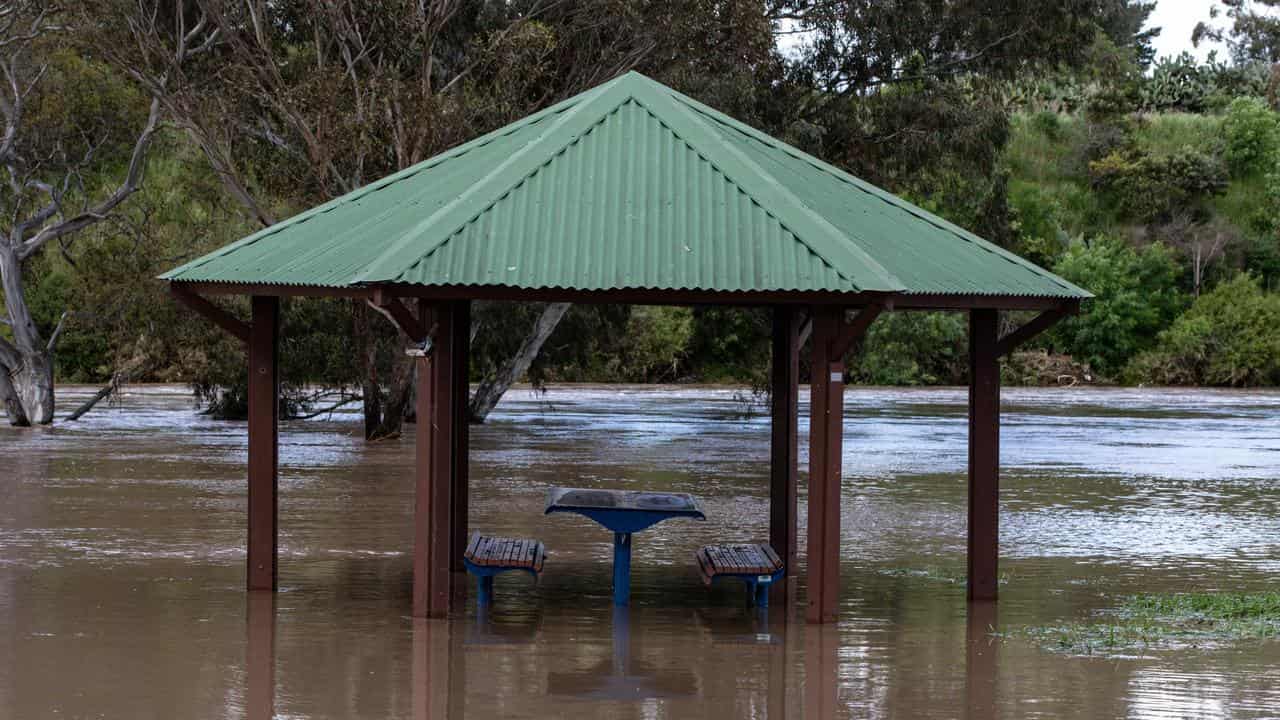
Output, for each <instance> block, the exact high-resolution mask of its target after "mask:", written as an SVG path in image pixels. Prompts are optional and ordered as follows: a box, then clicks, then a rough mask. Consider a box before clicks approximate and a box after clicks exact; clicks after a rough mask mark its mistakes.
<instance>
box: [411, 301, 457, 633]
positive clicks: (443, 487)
mask: <svg viewBox="0 0 1280 720" xmlns="http://www.w3.org/2000/svg"><path fill="white" fill-rule="evenodd" d="M419 317H420V318H421V319H422V325H423V326H424V327H432V326H433V325H434V326H435V327H436V333H435V337H434V338H433V339H434V344H433V347H432V349H431V353H430V354H429V355H428V356H427V357H423V358H419V359H418V360H417V363H418V367H417V371H418V379H417V383H418V387H417V404H416V406H415V411H416V414H417V417H418V421H417V423H415V427H414V433H415V442H416V444H415V457H414V478H415V482H414V493H415V500H414V519H413V521H414V543H413V614H414V616H415V617H445V616H446V615H448V613H449V607H450V590H451V588H450V584H451V578H450V573H449V555H450V549H451V548H450V542H451V529H450V526H451V524H452V519H453V515H452V513H453V505H452V502H451V500H452V494H453V493H452V482H451V477H452V471H453V468H452V456H453V453H452V447H453V446H452V442H453V440H452V435H451V432H450V431H451V429H452V427H453V421H454V416H453V403H452V399H453V390H452V384H451V383H452V368H453V362H452V361H453V353H452V350H451V346H452V343H451V342H450V341H451V339H452V338H451V333H452V328H451V320H452V317H453V312H452V309H451V308H450V307H449V305H447V304H441V305H437V306H435V307H432V306H430V305H428V304H427V303H426V302H425V301H420V303H419Z"/></svg>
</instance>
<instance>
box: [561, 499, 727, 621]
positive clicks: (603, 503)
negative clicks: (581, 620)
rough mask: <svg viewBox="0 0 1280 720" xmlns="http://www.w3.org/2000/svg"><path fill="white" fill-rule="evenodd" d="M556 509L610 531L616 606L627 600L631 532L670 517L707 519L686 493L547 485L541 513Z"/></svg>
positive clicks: (625, 603) (629, 575)
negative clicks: (549, 487)
mask: <svg viewBox="0 0 1280 720" xmlns="http://www.w3.org/2000/svg"><path fill="white" fill-rule="evenodd" d="M558 512H568V513H577V514H578V515H583V516H585V517H588V518H591V519H592V520H594V521H596V522H598V523H600V524H601V525H603V526H604V527H605V528H606V529H608V530H612V531H613V604H614V605H618V606H623V605H627V604H628V603H629V602H630V600H631V534H632V533H637V532H640V531H641V530H644V529H645V528H648V527H651V526H653V525H655V524H657V523H660V522H662V521H663V520H669V519H671V518H680V517H683V518H692V519H694V520H706V519H707V516H706V515H704V514H703V513H702V510H701V508H699V507H698V503H697V501H696V500H694V498H693V496H692V495H689V494H688V493H665V492H644V491H634V490H606V489H582V488H562V487H557V488H551V489H550V490H549V491H547V509H546V513H545V514H547V515H550V514H551V513H558Z"/></svg>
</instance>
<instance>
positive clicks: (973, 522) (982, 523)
mask: <svg viewBox="0 0 1280 720" xmlns="http://www.w3.org/2000/svg"><path fill="white" fill-rule="evenodd" d="M997 318H998V315H997V311H995V310H970V311H969V553H968V575H969V592H968V595H969V600H970V601H982V600H995V599H996V595H997V584H998V575H997V573H998V562H999V556H1000V532H999V520H1000V498H999V493H1000V361H999V355H998V354H997V340H998V336H997V333H998V331H999V330H998V327H997Z"/></svg>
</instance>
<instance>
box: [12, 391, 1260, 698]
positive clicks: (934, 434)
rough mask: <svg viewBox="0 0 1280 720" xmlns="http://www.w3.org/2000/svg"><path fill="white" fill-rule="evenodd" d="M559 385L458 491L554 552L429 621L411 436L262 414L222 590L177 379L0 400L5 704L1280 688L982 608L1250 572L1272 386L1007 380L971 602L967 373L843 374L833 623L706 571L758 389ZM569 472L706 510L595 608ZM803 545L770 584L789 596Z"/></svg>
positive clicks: (508, 413) (212, 436)
mask: <svg viewBox="0 0 1280 720" xmlns="http://www.w3.org/2000/svg"><path fill="white" fill-rule="evenodd" d="M67 396H68V397H69V398H70V399H68V400H67V402H68V403H74V402H75V399H74V398H75V392H69V393H67ZM553 398H554V404H555V408H554V409H553V410H549V409H548V408H547V406H546V404H545V403H543V402H541V401H539V400H537V399H536V398H533V397H531V396H529V395H527V394H526V393H524V392H523V391H518V392H517V393H516V394H515V395H513V396H512V397H511V398H510V399H509V400H508V401H504V404H503V405H502V407H500V408H499V412H498V413H497V414H496V415H494V416H493V417H492V419H491V421H490V422H489V423H486V425H484V426H481V427H479V428H476V429H475V432H474V433H473V448H474V454H473V463H472V478H473V487H472V497H473V501H474V505H473V507H472V522H473V523H474V525H475V526H476V527H477V528H482V529H484V530H485V531H491V532H493V533H494V534H502V535H519V536H531V537H538V538H539V539H541V540H543V541H544V542H545V543H546V545H547V548H548V550H549V551H550V553H551V555H550V558H549V559H548V561H547V567H546V571H545V572H544V573H543V575H542V577H541V579H540V580H539V582H538V583H537V584H534V583H532V582H531V581H530V580H529V579H527V578H522V577H512V578H509V579H506V582H504V583H501V584H500V586H499V587H498V590H497V599H496V603H495V605H494V606H493V608H492V609H491V610H489V611H488V612H480V611H478V609H477V608H475V606H474V603H472V604H470V605H467V606H466V607H465V610H463V611H462V612H460V613H459V615H458V616H457V617H455V618H453V619H452V620H448V621H421V620H412V619H410V618H409V612H410V600H411V593H410V582H409V579H410V578H409V573H410V561H409V556H408V554H407V551H408V549H409V548H410V547H411V546H412V528H411V515H412V506H413V495H412V479H411V478H412V473H411V465H412V447H411V442H410V441H408V440H407V439H406V440H405V441H404V442H403V443H394V442H390V443H378V444H374V445H367V444H365V443H364V442H363V440H362V439H361V438H360V433H359V424H358V416H357V415H356V414H354V413H352V414H351V415H349V416H339V418H338V419H336V420H334V421H322V422H315V421H312V422H305V423H289V424H286V425H285V427H284V429H283V431H282V435H281V438H282V442H283V447H284V453H283V456H282V461H281V468H282V473H283V475H282V478H281V503H280V507H281V519H280V527H281V547H282V558H281V585H282V589H283V591H282V592H281V593H279V594H278V595H275V596H274V597H273V596H271V595H269V594H266V595H259V594H246V593H245V592H244V591H243V546H244V480H243V462H244V457H243V448H244V434H243V426H240V425H236V424H224V423H217V422H214V421H211V420H208V419H206V418H201V417H195V416H192V415H191V414H190V407H189V402H188V399H187V395H186V391H185V390H184V389H182V388H169V389H157V388H143V389H140V390H139V391H136V392H134V393H133V394H131V395H130V396H129V397H128V398H127V399H126V401H125V403H124V404H122V405H120V406H118V407H112V408H105V409H104V411H103V412H102V413H101V414H99V413H97V411H95V413H94V415H91V416H89V417H88V418H87V420H86V422H84V423H75V424H69V425H65V426H59V427H55V428H53V429H52V430H47V431H37V432H17V431H10V430H9V429H7V428H0V448H3V456H0V720H8V719H9V718H14V719H15V720H29V719H30V720H44V719H46V718H49V719H52V718H66V717H86V718H87V717H106V718H125V719H127V720H169V719H170V718H186V717H192V718H225V719H227V720H230V719H232V718H234V719H237V720H238V719H240V718H246V717H248V718H251V719H252V720H263V719H265V718H270V717H273V716H274V717H288V718H307V719H315V720H323V719H326V718H343V719H349V720H360V719H362V718H379V719H381V718H413V719H414V720H418V719H420V718H462V717H469V718H491V717H503V718H508V717H512V718H539V717H566V716H567V717H604V718H617V719H619V720H631V719H633V718H635V719H639V718H645V720H650V719H652V720H665V719H667V718H680V719H681V720H683V718H714V719H715V720H727V718H752V719H754V720H762V719H763V720H775V719H777V718H805V717H812V718H824V719H825V718H840V719H841V720H843V719H844V718H884V717H913V718H915V717H919V718H956V717H961V716H965V717H970V718H979V717H983V718H985V717H994V716H998V715H1004V716H1006V717H1023V716H1032V717H1055V718H1056V717H1089V718H1092V717H1108V718H1110V717H1133V718H1161V717H1199V716H1203V717H1269V716H1275V715H1276V712H1275V708H1277V707H1280V643H1276V642H1270V643H1268V642H1261V643H1253V644H1246V645H1236V646H1230V647H1225V648H1180V649H1172V650H1168V651H1159V652H1149V653H1144V656H1143V657H1135V658H1123V659H1098V658H1088V657H1065V656H1062V655H1059V654H1056V653H1052V652H1046V651H1045V650H1043V649H1042V648H1040V647H1039V646H1037V645H1035V644H1034V643H1032V642H1030V641H1027V640H1025V639H1020V638H1018V637H995V636H993V635H992V633H991V631H992V630H995V631H996V632H997V633H1002V634H1007V632H1008V631H1010V630H1012V629H1016V628H1018V627H1022V626H1025V625H1029V624H1034V625H1053V624H1056V623H1062V622H1068V621H1072V620H1077V619H1082V618H1087V617H1090V616H1091V615H1093V614H1094V613H1096V612H1097V611H1098V610H1099V609H1101V608H1105V607H1107V606H1108V605H1110V604H1112V603H1113V602H1114V598H1115V597H1117V596H1121V595H1125V594H1130V593H1135V592H1148V591H1182V590H1191V589H1197V590H1198V589H1204V590H1213V589H1232V590H1244V591H1248V590H1264V589H1271V588H1272V587H1273V584H1274V578H1275V573H1276V572H1277V571H1280V545H1277V543H1276V540H1275V538H1276V537H1280V493H1277V492H1276V489H1277V487H1276V485H1277V481H1278V479H1280V394H1274V393H1272V394H1267V393H1215V392H1190V393H1173V394H1168V395H1166V394H1152V393H1144V392H1137V391H1105V392H1099V391H1084V392H1079V393H1061V392H1057V391H1052V392H1048V393H1041V392H1039V391H1013V392H1010V393H1009V394H1008V398H1007V399H1008V400H1009V403H1008V405H1007V406H1006V411H1007V414H1008V417H1009V418H1010V422H1009V425H1008V426H1007V427H1008V433H1006V435H1005V437H1004V440H1005V443H1004V445H1005V448H1006V452H1005V456H1004V461H1005V464H1004V473H1003V478H1002V479H1003V481H1004V485H1003V487H1002V502H1003V505H1002V514H1001V526H1002V529H1003V530H1004V536H1003V537H1002V544H1001V549H1002V566H1001V569H1002V572H1003V573H1005V576H1006V580H1007V582H1006V583H1005V584H1004V585H1002V588H1001V590H1002V599H1001V602H1000V603H999V614H998V616H997V614H996V612H995V610H996V609H995V608H994V607H990V606H988V607H986V608H983V607H975V608H971V609H970V608H966V604H965V597H964V587H963V583H962V582H959V581H958V580H959V578H961V577H962V575H963V571H964V557H963V550H964V538H965V528H964V517H965V513H964V497H965V493H964V482H963V475H962V473H963V458H964V452H965V443H964V439H963V432H962V430H963V412H962V411H963V398H964V396H963V393H958V392H954V391H950V390H941V391H933V390H930V391H886V390H867V391H863V390H857V391H851V392H850V394H849V396H848V397H847V399H846V403H847V405H848V409H847V411H846V418H847V421H848V427H847V429H846V430H847V434H848V435H849V438H850V439H849V441H848V444H847V445H846V449H845V452H846V458H845V463H844V464H845V467H846V471H847V473H848V475H847V477H846V479H845V484H844V491H843V497H842V511H843V517H842V541H843V549H844V554H843V564H842V567H841V577H842V582H843V586H842V588H841V598H842V606H841V622H840V623H839V624H838V625H834V626H830V627H823V628H816V627H808V626H805V625H804V624H803V623H799V624H797V622H796V618H795V617H788V616H787V614H786V612H785V611H784V610H783V607H784V604H783V603H781V602H779V599H778V598H774V599H773V601H772V602H771V608H770V612H769V614H767V615H760V614H757V613H756V612H755V611H753V610H749V609H745V608H744V607H743V593H742V589H741V587H738V586H732V585H725V586H717V587H713V588H711V589H710V590H708V589H706V588H705V587H704V586H703V585H702V583H701V581H700V579H699V578H698V576H697V573H696V571H695V570H694V569H693V565H692V559H691V558H692V553H693V551H694V549H696V548H697V547H698V546H700V545H703V544H708V543H712V542H739V541H741V542H750V541H753V540H758V539H759V538H761V537H765V536H767V528H766V527H765V522H766V519H767V517H768V499H767V485H768V484H767V474H768V469H767V464H766V462H765V460H766V455H767V447H768V427H767V423H766V422H765V420H764V419H763V418H751V419H746V420H744V419H742V418H741V417H740V416H739V415H738V414H737V408H738V406H737V405H736V404H735V402H734V401H733V399H732V393H731V392H724V391H719V390H707V389H699V388H676V389H659V390H649V389H645V390H625V391H619V390H616V389H573V390H553ZM1206 438H1207V439H1208V440H1205V439H1206ZM1103 442H1105V445H1104V444H1102V443H1103ZM1208 442H1211V443H1212V450H1206V449H1205V448H1206V447H1209V445H1208V444H1206V443H1208ZM1192 456H1194V457H1192ZM566 484H568V485H573V486H577V487H615V488H623V489H658V490H669V491H673V492H692V493H694V494H695V495H697V496H698V497H699V499H700V500H701V501H702V503H703V507H704V509H705V510H706V511H707V515H708V520H707V522H706V523H697V524H685V525H683V526H676V525H675V524H667V525H668V526H665V527H664V525H659V526H655V527H654V528H653V529H651V531H647V532H649V533H650V534H648V535H647V536H646V542H645V543H643V544H640V545H637V546H636V549H635V553H636V564H635V577H634V579H633V589H634V591H633V605H632V606H631V608H630V611H629V612H628V613H627V614H626V615H624V616H615V615H614V614H613V608H612V606H611V604H610V591H609V578H610V551H611V548H610V544H609V541H608V538H607V536H602V535H601V534H600V533H599V532H598V529H597V528H596V527H595V526H594V525H592V524H591V523H590V521H588V520H585V519H582V520H581V522H576V521H575V520H573V519H571V518H568V517H566V518H562V519H558V520H554V521H547V520H546V519H545V517H544V516H543V515H542V513H541V510H542V499H543V495H544V492H545V489H546V488H547V487H549V486H552V485H566ZM801 507H802V508H803V507H804V499H803V497H802V498H801ZM802 522H803V515H802ZM804 536H805V534H804V529H803V526H802V527H801V533H800V537H801V539H802V541H803V538H804ZM799 570H800V572H799V574H798V575H797V577H796V581H795V582H791V583H788V587H787V589H786V592H788V593H794V594H796V597H797V599H802V598H803V595H804V588H803V585H804V573H803V568H799Z"/></svg>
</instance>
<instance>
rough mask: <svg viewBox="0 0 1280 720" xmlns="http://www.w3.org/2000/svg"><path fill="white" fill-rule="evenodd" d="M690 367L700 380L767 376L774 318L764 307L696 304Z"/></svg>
mask: <svg viewBox="0 0 1280 720" xmlns="http://www.w3.org/2000/svg"><path fill="white" fill-rule="evenodd" d="M693 319H694V331H693V339H692V342H691V344H690V352H689V355H690V358H689V363H690V367H691V368H692V370H693V373H694V374H695V375H696V377H698V379H699V380H701V381H703V382H744V381H745V382H747V383H749V384H751V385H753V386H763V385H764V384H765V382H766V379H767V377H768V370H769V356H770V353H771V350H772V345H771V342H770V338H771V337H772V327H773V321H772V317H771V316H770V314H769V313H768V312H767V311H765V310H763V309H756V308H751V309H744V308H735V307H699V308H695V309H694V311H693Z"/></svg>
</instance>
